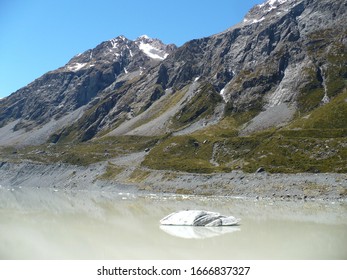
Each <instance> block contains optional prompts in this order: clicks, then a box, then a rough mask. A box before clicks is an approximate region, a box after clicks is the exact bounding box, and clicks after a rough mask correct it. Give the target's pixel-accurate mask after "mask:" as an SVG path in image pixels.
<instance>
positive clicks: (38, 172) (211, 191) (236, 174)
mask: <svg viewBox="0 0 347 280" xmlns="http://www.w3.org/2000/svg"><path fill="white" fill-rule="evenodd" d="M139 156H143V155H139ZM131 159H132V160H135V161H136V160H137V157H136V156H135V157H134V156H132V158H131ZM118 162H120V163H122V164H123V169H122V172H120V173H119V174H117V175H116V176H115V177H114V178H113V179H112V180H110V179H108V180H105V179H101V178H102V177H100V176H101V175H102V174H103V173H104V172H105V170H106V167H107V164H108V163H107V162H102V163H98V164H94V165H91V166H88V167H81V166H73V165H67V164H49V165H47V164H37V163H31V162H22V163H9V162H0V187H2V188H9V189H11V188H16V187H38V188H40V187H51V188H56V189H73V188H76V189H87V190H88V189H90V190H95V189H109V190H117V191H121V190H122V191H124V190H126V191H129V190H130V191H133V192H150V193H166V194H169V193H172V194H183V195H205V196H233V197H245V198H255V199H275V200H277V199H279V200H301V201H303V200H315V199H320V200H331V201H347V174H335V173H317V174H311V173H300V174H269V173H267V172H260V173H253V174H250V173H243V172H241V171H233V172H230V173H222V174H191V173H182V172H174V171H158V170H149V169H145V168H140V167H139V165H138V164H137V165H135V164H134V165H132V164H129V161H127V160H123V162H122V161H121V160H118ZM130 163H131V161H130ZM137 163H138V161H137ZM134 174H137V175H138V176H134Z"/></svg>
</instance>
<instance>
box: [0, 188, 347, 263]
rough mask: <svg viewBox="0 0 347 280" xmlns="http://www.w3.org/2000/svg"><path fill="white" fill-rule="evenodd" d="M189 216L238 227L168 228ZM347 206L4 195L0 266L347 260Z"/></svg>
mask: <svg viewBox="0 0 347 280" xmlns="http://www.w3.org/2000/svg"><path fill="white" fill-rule="evenodd" d="M183 209H204V210H210V211H217V212H220V213H222V214H225V215H233V216H235V217H238V218H241V219H242V221H241V224H240V225H239V226H233V227H219V228H200V227H181V226H160V224H159V220H160V219H161V218H163V217H164V216H166V215H168V214H169V213H171V212H174V211H177V210H183ZM346 258H347V204H346V203H342V202H324V201H318V202H312V201H309V202H290V201H271V200H261V201H255V200H251V199H240V198H239V199H238V198H225V197H196V196H174V195H154V194H135V193H132V192H124V191H119V190H114V189H105V190H75V191H73V190H56V189H53V188H46V189H44V188H24V187H23V188H21V187H17V188H6V187H5V186H1V187H0V259H346Z"/></svg>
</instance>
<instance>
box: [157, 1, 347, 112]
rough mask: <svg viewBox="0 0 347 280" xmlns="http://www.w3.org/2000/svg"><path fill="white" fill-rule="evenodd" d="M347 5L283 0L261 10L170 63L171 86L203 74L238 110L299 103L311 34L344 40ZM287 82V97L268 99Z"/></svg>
mask: <svg viewBox="0 0 347 280" xmlns="http://www.w3.org/2000/svg"><path fill="white" fill-rule="evenodd" d="M346 5H347V4H346V2H345V1H326V0H320V1H302V0H301V1H299V0H287V1H285V0H281V1H268V2H266V3H264V4H261V5H258V6H255V7H254V8H253V9H252V10H251V11H250V12H249V14H247V16H246V17H245V20H244V22H242V23H240V24H238V25H237V26H235V27H232V28H230V29H229V30H227V31H225V32H223V33H220V34H217V35H214V36H211V37H207V38H203V39H199V40H193V41H190V42H188V43H186V44H185V45H184V46H183V47H181V48H179V49H178V50H177V51H176V52H175V53H174V54H173V55H172V56H170V57H169V58H168V59H167V60H165V61H164V62H163V67H162V68H164V69H166V71H167V73H166V76H167V77H168V78H166V80H167V83H166V85H167V86H168V87H171V86H174V85H178V86H181V85H184V84H186V83H189V82H190V81H191V80H192V79H194V78H195V77H197V76H201V77H202V78H205V79H206V80H208V81H210V82H212V83H213V85H214V86H215V87H216V89H217V90H219V91H222V90H223V89H224V91H223V93H224V95H226V96H227V97H228V98H227V100H228V101H230V102H231V103H232V107H233V109H234V110H236V111H239V110H240V109H242V108H246V107H248V106H249V104H251V103H252V102H253V101H255V100H260V101H259V102H260V103H262V104H263V103H270V105H275V104H276V103H278V102H284V101H290V100H293V97H294V96H293V95H295V93H298V92H299V90H300V84H301V82H302V83H304V82H305V77H303V75H302V71H300V69H301V68H303V67H305V66H306V65H307V64H308V63H314V62H313V61H312V60H313V58H312V57H310V54H309V53H308V48H307V46H308V44H310V42H311V39H310V37H309V36H310V34H312V33H314V32H316V31H318V32H319V31H322V30H328V29H332V30H335V31H337V30H339V31H338V33H339V34H340V38H341V39H343V38H344V35H345V29H344V30H342V29H341V28H340V27H341V26H346ZM332 40H334V41H338V40H339V37H335V38H332ZM338 43H343V42H338ZM343 44H344V46H346V43H345V42H344V43H343ZM313 56H314V55H313ZM293 69H296V70H297V71H293ZM289 76H290V77H289ZM288 79H290V80H292V81H293V83H290V82H289V81H288ZM281 82H285V83H286V93H287V94H285V93H283V96H278V94H277V96H276V98H275V97H274V98H271V97H270V96H268V100H262V99H263V97H264V95H265V94H268V95H271V93H273V92H274V91H275V90H276V88H277V87H278V86H279V85H280V84H281ZM288 92H291V94H288Z"/></svg>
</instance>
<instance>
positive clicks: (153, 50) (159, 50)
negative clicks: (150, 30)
mask: <svg viewBox="0 0 347 280" xmlns="http://www.w3.org/2000/svg"><path fill="white" fill-rule="evenodd" d="M135 42H136V44H137V46H138V47H139V49H140V50H141V51H143V52H144V53H145V54H146V55H147V56H148V57H150V58H153V59H158V60H164V59H165V58H166V57H167V56H168V55H169V54H168V53H167V52H165V50H164V47H165V45H164V44H163V43H161V42H160V41H159V40H156V39H151V38H150V37H148V36H147V35H142V36H140V37H138V38H137V39H136V40H135Z"/></svg>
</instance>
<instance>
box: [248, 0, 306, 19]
mask: <svg viewBox="0 0 347 280" xmlns="http://www.w3.org/2000/svg"><path fill="white" fill-rule="evenodd" d="M297 1H299V0H268V1H266V2H264V3H263V4H259V5H256V6H255V7H254V8H253V9H251V10H250V11H249V13H248V14H247V15H246V17H245V19H244V20H243V23H245V24H254V23H258V22H262V21H263V20H265V19H266V17H267V15H268V14H272V13H273V12H276V14H277V15H280V14H281V13H282V12H287V11H288V9H290V8H291V7H292V6H293V5H294V4H295V3H296V2H297Z"/></svg>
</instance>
